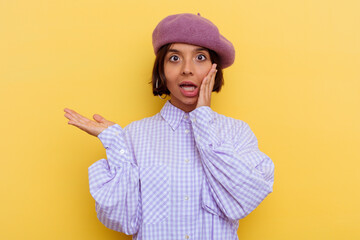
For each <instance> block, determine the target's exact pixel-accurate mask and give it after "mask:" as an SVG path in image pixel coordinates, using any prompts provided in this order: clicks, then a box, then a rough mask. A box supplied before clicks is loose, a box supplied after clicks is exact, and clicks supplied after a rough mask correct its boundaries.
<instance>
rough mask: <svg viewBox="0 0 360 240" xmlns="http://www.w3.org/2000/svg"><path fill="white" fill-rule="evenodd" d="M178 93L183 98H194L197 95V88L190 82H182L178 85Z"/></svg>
mask: <svg viewBox="0 0 360 240" xmlns="http://www.w3.org/2000/svg"><path fill="white" fill-rule="evenodd" d="M179 87H180V91H181V93H182V94H183V96H185V97H196V96H197V95H198V93H199V88H198V86H196V85H195V84H193V83H192V82H190V81H189V82H182V83H180V85H179Z"/></svg>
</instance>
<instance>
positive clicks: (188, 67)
mask: <svg viewBox="0 0 360 240" xmlns="http://www.w3.org/2000/svg"><path fill="white" fill-rule="evenodd" d="M164 73H165V77H166V86H167V88H168V89H169V91H170V97H171V100H170V102H171V104H173V105H174V106H176V107H178V108H180V109H181V110H183V111H185V112H191V111H193V110H194V109H195V108H198V107H201V106H210V102H211V92H212V89H213V88H214V83H215V76H216V64H212V63H211V60H210V54H209V52H208V51H207V50H206V49H202V48H201V47H199V46H195V45H190V44H185V43H174V44H172V45H171V46H170V48H169V50H168V53H167V54H166V56H165V61H164ZM182 81H189V82H192V83H193V84H195V85H196V86H197V87H200V91H199V94H197V95H196V96H193V97H188V96H184V95H183V94H182V92H181V91H180V86H179V84H180V83H181V82H182Z"/></svg>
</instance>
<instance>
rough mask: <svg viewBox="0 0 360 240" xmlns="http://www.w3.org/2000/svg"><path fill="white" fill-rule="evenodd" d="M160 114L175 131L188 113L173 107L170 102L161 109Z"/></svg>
mask: <svg viewBox="0 0 360 240" xmlns="http://www.w3.org/2000/svg"><path fill="white" fill-rule="evenodd" d="M160 114H161V116H162V117H163V118H164V120H165V121H166V122H167V123H168V124H169V125H170V127H171V128H172V129H173V130H174V131H175V130H176V129H177V128H178V126H179V124H180V122H181V120H182V119H183V117H184V115H185V114H186V113H185V112H184V111H183V110H181V109H180V108H177V107H175V106H174V105H172V104H171V103H170V101H169V100H168V101H166V103H165V104H164V106H163V108H162V109H161V111H160Z"/></svg>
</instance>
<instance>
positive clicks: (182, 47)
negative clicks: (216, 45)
mask: <svg viewBox="0 0 360 240" xmlns="http://www.w3.org/2000/svg"><path fill="white" fill-rule="evenodd" d="M198 51H206V52H209V51H208V50H207V49H206V48H204V47H202V46H198V45H193V44H188V43H172V44H171V45H170V47H169V49H168V52H198Z"/></svg>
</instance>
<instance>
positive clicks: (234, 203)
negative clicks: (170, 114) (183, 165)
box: [190, 106, 274, 220]
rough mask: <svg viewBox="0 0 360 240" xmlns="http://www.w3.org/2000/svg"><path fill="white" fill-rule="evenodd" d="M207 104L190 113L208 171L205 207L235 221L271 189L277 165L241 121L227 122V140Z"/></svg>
mask: <svg viewBox="0 0 360 240" xmlns="http://www.w3.org/2000/svg"><path fill="white" fill-rule="evenodd" d="M214 116H215V113H214V112H213V111H212V110H211V108H210V107H208V106H203V107H199V108H197V109H195V110H194V111H193V112H191V113H190V117H191V119H192V126H193V129H194V135H195V141H196V145H197V148H198V150H199V153H200V156H201V163H202V165H203V169H204V172H205V176H206V178H205V182H204V183H203V190H202V191H203V192H202V204H203V207H204V208H205V209H206V210H207V211H209V212H211V213H213V214H216V215H219V216H222V217H227V218H229V219H232V220H238V219H241V218H244V217H245V216H246V215H248V214H249V213H250V212H251V211H253V210H254V209H255V208H256V207H257V206H258V205H259V204H260V203H261V201H262V200H263V199H264V198H265V197H266V196H267V195H268V194H269V193H271V192H272V186H273V181H274V164H273V162H272V161H271V159H270V158H269V157H268V156H267V155H265V154H264V153H262V152H261V151H260V150H259V148H258V143H257V139H256V137H255V135H254V133H253V132H252V131H251V129H250V127H249V126H248V125H247V124H246V123H245V122H242V121H232V122H230V121H229V122H228V124H231V125H232V127H231V129H230V131H229V132H227V134H226V137H225V138H224V139H220V137H219V136H220V134H219V132H220V131H223V130H224V128H223V127H221V126H220V125H217V124H216V119H215V118H214Z"/></svg>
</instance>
